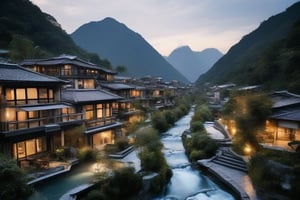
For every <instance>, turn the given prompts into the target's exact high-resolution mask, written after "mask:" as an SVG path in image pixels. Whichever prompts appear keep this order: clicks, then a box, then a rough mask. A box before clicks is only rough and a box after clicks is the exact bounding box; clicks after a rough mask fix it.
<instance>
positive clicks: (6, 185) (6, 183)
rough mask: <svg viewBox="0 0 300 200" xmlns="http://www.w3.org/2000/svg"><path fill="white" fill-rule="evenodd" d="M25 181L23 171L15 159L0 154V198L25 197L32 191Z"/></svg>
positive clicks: (6, 199)
mask: <svg viewBox="0 0 300 200" xmlns="http://www.w3.org/2000/svg"><path fill="white" fill-rule="evenodd" d="M27 181H28V180H26V176H25V173H24V171H23V170H22V169H21V168H19V167H18V165H17V163H16V161H15V160H14V159H12V158H10V157H9V156H7V155H2V154H0V199H5V200H21V199H27V197H29V196H30V195H31V194H32V192H33V188H32V187H31V186H30V185H27Z"/></svg>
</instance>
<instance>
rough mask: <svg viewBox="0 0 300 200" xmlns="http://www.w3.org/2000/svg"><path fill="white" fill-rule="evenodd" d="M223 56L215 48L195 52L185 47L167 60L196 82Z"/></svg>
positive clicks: (179, 48) (178, 49)
mask: <svg viewBox="0 0 300 200" xmlns="http://www.w3.org/2000/svg"><path fill="white" fill-rule="evenodd" d="M222 56H223V54H222V53H221V52H220V51H219V50H217V49H215V48H208V49H204V50H202V51H199V52H198V51H193V50H192V49H191V48H190V47H189V46H188V45H183V46H180V47H178V48H176V49H175V50H173V51H172V52H171V53H170V55H169V56H168V57H167V58H166V60H167V61H168V62H169V63H171V64H172V65H173V66H174V67H175V68H176V69H177V70H178V71H179V72H181V73H182V74H183V75H184V76H185V77H186V78H187V79H189V80H190V81H191V82H194V81H196V80H197V78H198V77H199V76H200V75H201V74H203V73H204V72H206V71H207V70H208V69H209V68H210V67H211V66H212V65H213V64H214V63H215V62H216V61H217V60H218V59H219V58H220V57H222Z"/></svg>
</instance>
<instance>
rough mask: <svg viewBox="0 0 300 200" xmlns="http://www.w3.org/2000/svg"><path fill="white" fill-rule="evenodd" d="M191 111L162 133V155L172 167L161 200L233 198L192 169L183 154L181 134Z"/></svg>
mask: <svg viewBox="0 0 300 200" xmlns="http://www.w3.org/2000/svg"><path fill="white" fill-rule="evenodd" d="M192 116H193V111H190V112H189V114H188V115H186V116H185V117H183V118H182V119H180V120H179V121H177V123H176V124H175V126H174V127H173V128H171V129H169V130H168V131H167V132H166V133H164V134H163V137H162V139H161V141H162V143H163V144H164V155H165V157H166V160H167V163H168V165H169V166H170V167H171V168H172V171H173V176H172V178H171V181H170V183H169V184H168V186H167V189H166V191H165V194H164V196H162V197H159V198H157V199H163V200H168V199H169V200H177V199H178V200H181V199H187V200H200V199H201V200H202V199H204V200H205V199H209V200H219V199H222V200H233V199H234V197H233V196H232V195H231V194H229V193H228V192H226V191H224V190H222V189H221V188H220V187H219V186H218V185H217V184H215V183H214V182H213V181H211V180H210V179H209V178H208V177H207V176H205V175H204V174H202V173H201V171H199V170H198V169H193V168H192V167H191V166H190V165H189V164H190V163H189V160H188V158H187V157H186V155H185V152H184V147H183V145H182V141H181V134H182V133H183V132H184V131H185V130H186V129H188V128H189V127H190V121H191V118H192Z"/></svg>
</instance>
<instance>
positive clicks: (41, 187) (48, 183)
mask: <svg viewBox="0 0 300 200" xmlns="http://www.w3.org/2000/svg"><path fill="white" fill-rule="evenodd" d="M95 166H96V164H95V163H82V164H78V165H75V166H73V167H72V170H71V171H69V172H66V173H64V174H60V175H58V176H54V177H52V178H49V179H46V180H43V181H41V182H39V183H36V184H34V188H35V189H36V192H35V193H34V194H33V195H32V196H31V197H30V198H29V200H58V199H59V198H60V197H61V196H62V195H63V194H64V193H66V192H67V191H69V190H71V189H73V188H75V187H77V186H79V185H82V184H86V183H90V182H92V181H93V179H94V173H95Z"/></svg>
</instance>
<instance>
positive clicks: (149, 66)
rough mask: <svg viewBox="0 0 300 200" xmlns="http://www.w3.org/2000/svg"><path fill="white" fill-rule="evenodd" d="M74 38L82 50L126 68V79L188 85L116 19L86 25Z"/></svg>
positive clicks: (148, 46)
mask: <svg viewBox="0 0 300 200" xmlns="http://www.w3.org/2000/svg"><path fill="white" fill-rule="evenodd" d="M71 36H72V38H73V40H74V41H75V42H76V43H77V44H78V45H79V46H80V47H82V48H84V49H86V50H88V51H91V52H96V53H98V55H101V57H103V58H106V59H108V60H110V62H111V63H112V65H113V66H114V67H117V66H124V67H125V68H126V70H125V71H124V72H123V73H122V75H128V76H134V77H142V76H147V75H151V76H160V77H162V78H163V79H164V80H167V81H170V80H174V79H176V80H178V81H181V82H185V83H187V82H188V80H187V79H186V78H185V77H184V76H183V75H182V74H180V73H179V72H178V71H177V70H176V69H175V68H174V67H173V66H172V65H171V64H169V63H168V62H167V61H166V60H165V59H164V58H163V57H162V56H161V55H160V54H159V53H158V52H157V51H156V50H155V49H154V48H153V47H152V46H151V45H150V44H149V43H148V42H147V41H146V40H145V39H144V38H143V37H142V36H141V35H140V34H138V33H136V32H134V31H132V30H130V29H129V28H128V27H127V26H126V25H124V24H122V23H120V22H118V21H116V20H115V19H113V18H105V19H104V20H101V21H97V22H90V23H87V24H84V25H82V26H81V27H79V28H78V29H77V30H76V31H75V32H74V33H72V34H71Z"/></svg>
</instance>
